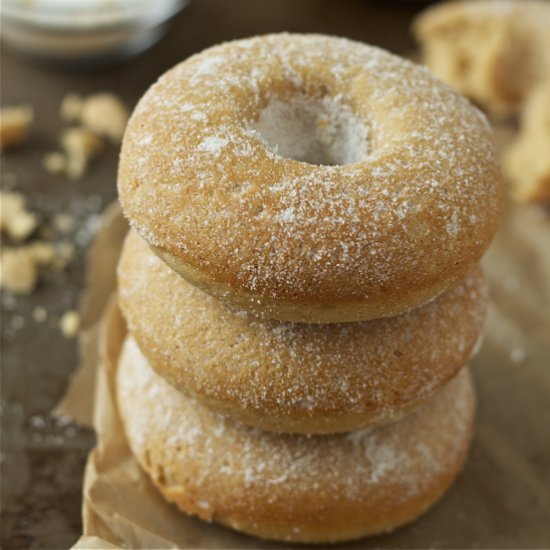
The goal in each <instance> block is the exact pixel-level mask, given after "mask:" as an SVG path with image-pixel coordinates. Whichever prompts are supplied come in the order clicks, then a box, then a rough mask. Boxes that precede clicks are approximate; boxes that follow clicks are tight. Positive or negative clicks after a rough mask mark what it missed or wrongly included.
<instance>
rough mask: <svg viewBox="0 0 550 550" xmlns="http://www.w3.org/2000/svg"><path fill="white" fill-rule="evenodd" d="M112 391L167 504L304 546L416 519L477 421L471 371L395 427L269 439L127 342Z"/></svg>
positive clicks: (454, 466) (451, 470)
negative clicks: (195, 395)
mask: <svg viewBox="0 0 550 550" xmlns="http://www.w3.org/2000/svg"><path fill="white" fill-rule="evenodd" d="M117 393H118V406H119V410H120V413H121V416H122V419H123V422H124V425H125V430H126V434H127V437H128V442H129V444H130V447H131V449H132V451H133V453H134V455H135V457H136V459H137V460H138V462H139V463H140V464H141V466H142V467H143V468H144V469H145V471H146V472H147V473H148V474H149V475H150V476H151V478H152V479H153V481H154V483H155V484H156V485H157V487H158V488H159V489H160V491H161V492H162V494H163V495H164V496H165V497H166V498H167V499H168V500H169V501H171V502H174V503H175V504H176V505H177V506H178V507H179V508H180V509H181V510H183V511H184V512H187V513H189V514H194V515H197V516H199V517H200V518H202V519H205V520H208V521H216V522H219V523H222V524H224V525H227V526H229V527H232V528H234V529H237V530H239V531H244V532H246V533H251V534H254V535H258V536H260V537H265V538H272V539H280V540H287V541H299V542H328V541H338V540H347V539H353V538H358V537H362V536H364V535H369V534H374V533H379V532H382V531H388V530H391V529H393V528H395V527H398V526H400V525H402V524H404V523H407V522H409V521H412V520H413V519H415V518H416V517H417V516H419V515H420V514H421V513H423V512H424V511H425V510H426V509H427V508H428V507H429V506H431V505H432V504H433V503H434V502H435V501H436V500H437V499H439V498H440V496H441V495H442V494H443V492H444V491H445V490H446V489H447V487H448V486H449V485H450V483H451V482H452V481H453V479H454V478H455V476H456V475H457V473H458V471H459V470H460V468H461V466H462V464H463V462H464V459H465V456H466V452H467V449H468V445H469V441H470V436H471V430H472V421H473V415H474V393H473V388H472V384H471V381H470V374H469V371H468V369H464V370H463V371H462V372H461V373H460V374H459V375H458V377H457V378H455V379H453V380H452V381H451V382H450V383H449V384H448V385H447V386H446V387H445V388H444V389H443V390H442V391H441V392H439V393H438V394H437V395H436V396H435V397H434V398H433V399H432V400H430V401H428V402H427V403H425V404H424V405H422V406H421V407H419V408H418V409H417V410H416V411H414V412H413V413H411V414H410V415H409V416H406V417H405V418H404V419H403V420H401V421H399V422H397V423H393V424H390V425H386V426H383V427H379V428H373V429H370V430H365V431H360V432H352V433H350V434H345V435H333V436H319V435H318V436H309V437H308V436H304V435H291V434H274V433H272V432H263V431H261V430H257V429H255V428H249V427H247V426H245V425H244V424H241V423H239V422H235V421H233V420H231V419H228V418H226V417H224V416H223V415H218V414H216V413H214V412H212V411H211V410H210V409H208V408H207V407H204V406H202V405H201V404H199V403H198V402H197V401H194V400H193V399H190V398H188V397H186V396H185V395H184V394H182V393H180V392H178V391H177V390H176V389H175V388H173V387H172V386H171V385H170V384H168V383H167V382H165V381H164V380H163V379H162V378H161V377H160V376H158V375H157V374H156V373H155V372H154V371H153V369H151V368H150V367H149V365H148V364H147V361H146V359H145V357H144V356H143V355H142V354H141V352H140V351H139V349H138V347H137V345H136V344H135V342H134V341H133V340H132V339H130V338H129V339H128V340H126V343H125V345H124V349H123V352H122V356H121V359H120V362H119V366H118V376H117Z"/></svg>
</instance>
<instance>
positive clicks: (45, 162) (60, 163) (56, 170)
mask: <svg viewBox="0 0 550 550" xmlns="http://www.w3.org/2000/svg"><path fill="white" fill-rule="evenodd" d="M42 166H44V168H45V169H46V172H50V174H61V173H62V172H64V171H65V169H66V168H67V159H66V158H65V155H64V154H63V153H60V152H59V151H53V152H51V153H46V154H45V155H44V158H43V159H42Z"/></svg>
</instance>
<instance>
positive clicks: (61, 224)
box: [52, 213, 76, 234]
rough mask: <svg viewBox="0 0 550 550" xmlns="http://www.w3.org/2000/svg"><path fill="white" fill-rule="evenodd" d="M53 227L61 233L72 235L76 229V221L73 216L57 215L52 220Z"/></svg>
mask: <svg viewBox="0 0 550 550" xmlns="http://www.w3.org/2000/svg"><path fill="white" fill-rule="evenodd" d="M52 223H53V227H54V229H55V230H56V231H59V233H64V234H66V233H71V232H72V231H74V228H75V227H76V220H75V218H74V216H72V215H71V214H63V213H61V214H56V215H55V216H54V217H53V220H52Z"/></svg>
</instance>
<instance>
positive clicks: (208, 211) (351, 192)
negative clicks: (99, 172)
mask: <svg viewBox="0 0 550 550" xmlns="http://www.w3.org/2000/svg"><path fill="white" fill-rule="evenodd" d="M305 97H307V98H308V99H307V100H306V99H304V98H305ZM293 102H294V103H293ZM296 102H297V103H296ZM182 105H193V106H194V109H190V110H185V111H182V109H181V106H182ZM293 105H294V106H295V105H298V106H299V108H300V109H299V110H300V112H302V115H301V116H302V120H301V122H300V125H301V126H300V125H299V128H298V130H299V132H298V134H299V133H300V131H301V130H300V129H301V128H303V127H305V126H308V124H309V122H308V124H306V125H305V126H304V125H303V121H304V116H303V113H304V112H305V113H306V114H307V113H309V114H307V116H305V119H307V121H310V120H313V121H314V123H315V124H314V125H315V128H316V129H317V130H316V131H317V133H316V134H315V135H316V139H314V140H313V141H312V142H309V145H308V144H307V143H306V140H305V139H303V138H302V139H299V140H297V141H295V142H293V141H292V140H291V141H288V139H287V138H288V132H287V130H288V128H289V126H288V124H286V123H285V124H279V123H281V121H282V120H283V119H284V120H287V119H288V116H287V113H286V111H285V110H287V111H288V110H290V111H289V112H294V110H295V109H294V106H293ZM308 105H309V107H308ZM311 105H313V107H311ZM289 106H290V107H289ZM195 112H200V113H202V115H201V116H200V119H199V117H197V116H191V113H195ZM310 115H311V116H310ZM273 122H277V124H272V123H273ZM145 135H150V136H151V138H150V139H151V143H150V145H147V146H145V145H140V143H145V142H146V141H147V140H145V142H144V141H143V138H144V136H145ZM312 144H313V145H312ZM320 144H321V145H322V146H321V145H320ZM327 144H328V145H327ZM312 151H313V152H314V153H315V154H314V155H313V157H310V153H312ZM297 152H299V153H300V155H299V156H298V155H295V154H296V153H297ZM282 154H283V156H285V155H286V156H290V157H292V156H298V158H302V159H305V160H308V159H309V160H313V161H314V162H315V163H318V162H324V161H327V160H328V162H329V163H335V164H339V163H343V165H333V166H326V165H325V166H321V165H318V164H315V163H314V164H308V163H306V162H296V161H289V160H288V159H285V158H282V156H281V155H282ZM175 159H178V161H179V162H177V163H176V162H175ZM213 160H214V162H213ZM357 161H359V162H357ZM499 181H500V172H499V169H498V163H497V158H496V153H495V151H494V148H493V146H492V143H491V137H490V131H489V129H488V127H487V125H486V121H485V119H484V117H483V115H481V114H480V113H479V112H478V111H477V110H476V109H474V108H472V107H471V105H470V104H469V103H468V102H467V101H466V100H465V99H464V98H461V97H460V96H458V95H457V94H456V93H455V92H453V91H452V90H451V89H450V88H449V87H447V86H445V85H444V84H442V83H441V82H440V81H438V80H436V79H435V78H434V77H433V76H432V75H431V74H430V72H429V71H428V70H427V69H425V68H422V67H418V66H415V65H413V64H411V63H409V62H407V61H404V60H402V59H400V58H397V57H395V56H393V55H391V54H389V53H387V52H384V51H383V50H380V49H377V48H373V47H369V46H365V45H362V44H359V43H356V42H351V41H349V40H345V39H337V38H329V37H323V36H315V35H285V34H282V35H269V36H265V37H260V38H253V39H249V40H244V41H236V42H232V43H228V44H223V45H221V46H217V47H215V48H212V49H210V50H207V51H206V52H203V53H201V54H199V55H197V56H194V57H192V58H190V59H189V60H187V61H186V62H184V63H182V64H180V65H178V66H176V67H175V68H174V69H172V70H171V71H169V72H168V73H166V74H165V75H164V76H163V77H161V79H160V80H159V81H158V82H157V83H156V84H155V85H154V86H153V87H152V88H151V90H150V91H149V92H148V93H147V94H146V95H145V97H144V98H143V99H142V100H141V101H140V103H139V105H138V107H137V108H136V110H135V112H134V114H133V116H132V118H131V121H130V123H129V126H128V129H127V132H126V136H125V140H124V144H123V149H122V155H121V162H120V171H119V192H120V199H121V203H122V206H123V209H124V211H125V213H126V215H127V216H128V217H129V218H130V221H131V223H132V225H133V226H134V227H135V228H136V229H137V230H138V231H139V233H140V234H141V235H142V236H143V237H144V238H145V239H146V240H147V241H148V242H150V243H151V244H154V245H156V246H158V247H161V248H162V249H164V250H166V251H169V252H170V253H172V254H174V255H176V256H178V257H179V258H180V259H181V260H182V261H183V262H188V263H189V264H191V265H193V266H195V267H196V268H197V269H200V270H205V271H206V272H207V273H209V274H211V275H212V276H213V277H214V278H216V279H217V280H220V281H231V284H232V285H234V286H236V287H238V288H240V289H243V290H244V291H247V292H250V293H254V294H256V295H259V296H268V297H273V298H276V299H288V300H294V299H297V298H299V299H300V300H304V301H314V300H318V299H319V297H320V296H324V297H326V299H327V300H328V299H329V298H330V299H331V300H332V299H334V300H337V299H348V300H353V299H361V300H375V299H377V298H378V299H380V300H381V301H384V300H385V297H386V295H387V293H388V292H389V291H388V289H391V291H392V292H395V289H397V288H403V289H405V288H406V289H407V290H408V291H409V292H411V293H413V292H415V291H416V289H419V290H420V289H424V288H425V285H426V281H428V280H436V279H437V277H438V276H440V275H441V274H442V273H446V274H447V276H448V277H450V278H452V277H453V276H454V277H456V280H458V279H459V278H461V277H463V276H465V275H466V273H467V271H469V270H470V269H471V267H472V266H473V264H474V263H475V262H476V261H477V260H478V259H479V257H480V256H481V254H482V252H483V251H484V250H485V248H486V246H487V245H488V243H489V242H490V240H491V238H492V236H493V233H494V230H495V228H496V225H497V220H498V217H499V212H500V202H499V189H498V184H499ZM291 212H292V216H290V213H291ZM289 225H291V227H289Z"/></svg>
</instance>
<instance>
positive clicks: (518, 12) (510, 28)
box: [414, 0, 550, 111]
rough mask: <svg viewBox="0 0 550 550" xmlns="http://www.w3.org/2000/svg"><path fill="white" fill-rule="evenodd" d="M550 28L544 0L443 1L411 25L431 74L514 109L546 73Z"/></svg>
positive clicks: (485, 101) (490, 103)
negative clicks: (431, 71)
mask: <svg viewBox="0 0 550 550" xmlns="http://www.w3.org/2000/svg"><path fill="white" fill-rule="evenodd" d="M549 29H550V2H548V1H547V0H467V1H459V2H445V3H441V4H438V5H436V6H434V7H431V8H428V9H427V10H426V11H425V12H423V13H422V14H421V15H420V16H419V17H418V19H417V20H416V22H415V25H414V30H415V33H416V36H417V38H418V40H419V41H420V43H421V45H422V48H423V54H424V60H425V62H426V64H427V65H428V66H429V67H430V68H431V69H432V70H433V71H434V72H435V74H436V75H438V76H439V77H440V78H442V79H443V80H444V81H445V82H448V83H449V84H452V85H453V86H455V87H456V88H457V89H458V90H459V91H460V92H462V93H463V94H465V95H466V96H468V97H471V98H472V99H474V100H475V101H477V102H478V103H480V104H481V105H483V106H484V107H486V108H488V109H490V110H493V111H517V110H518V109H519V108H520V107H521V105H522V103H523V101H524V100H525V98H526V97H527V96H528V95H529V94H530V92H531V90H532V89H533V87H534V86H536V85H537V83H538V82H540V80H541V79H543V78H545V77H546V76H547V75H548V74H550V30H549Z"/></svg>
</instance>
